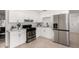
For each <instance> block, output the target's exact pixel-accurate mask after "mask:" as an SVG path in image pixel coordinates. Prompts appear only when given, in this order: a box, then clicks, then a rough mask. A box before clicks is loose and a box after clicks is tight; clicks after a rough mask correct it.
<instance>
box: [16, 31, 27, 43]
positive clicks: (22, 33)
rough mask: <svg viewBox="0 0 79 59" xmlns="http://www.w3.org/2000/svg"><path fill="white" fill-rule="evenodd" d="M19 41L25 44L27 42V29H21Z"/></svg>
mask: <svg viewBox="0 0 79 59" xmlns="http://www.w3.org/2000/svg"><path fill="white" fill-rule="evenodd" d="M18 38H19V43H20V44H23V43H25V42H26V30H21V31H19V33H18Z"/></svg>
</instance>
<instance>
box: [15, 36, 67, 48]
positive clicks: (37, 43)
mask: <svg viewBox="0 0 79 59" xmlns="http://www.w3.org/2000/svg"><path fill="white" fill-rule="evenodd" d="M16 48H68V47H66V46H64V45H61V44H57V43H54V42H52V41H51V40H49V39H46V38H43V37H39V38H37V39H36V40H34V41H32V42H30V43H25V44H22V45H20V46H18V47H16Z"/></svg>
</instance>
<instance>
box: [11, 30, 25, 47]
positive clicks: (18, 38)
mask: <svg viewBox="0 0 79 59" xmlns="http://www.w3.org/2000/svg"><path fill="white" fill-rule="evenodd" d="M25 42H26V30H16V31H10V48H13V47H17V46H19V45H21V44H23V43H25Z"/></svg>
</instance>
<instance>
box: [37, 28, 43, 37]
mask: <svg viewBox="0 0 79 59" xmlns="http://www.w3.org/2000/svg"><path fill="white" fill-rule="evenodd" d="M41 34H42V28H40V27H38V28H36V37H39V36H41Z"/></svg>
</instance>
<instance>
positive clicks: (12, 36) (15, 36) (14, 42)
mask: <svg viewBox="0 0 79 59" xmlns="http://www.w3.org/2000/svg"><path fill="white" fill-rule="evenodd" d="M18 41H19V40H18V32H17V31H12V32H10V47H16V46H17V45H18Z"/></svg>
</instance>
